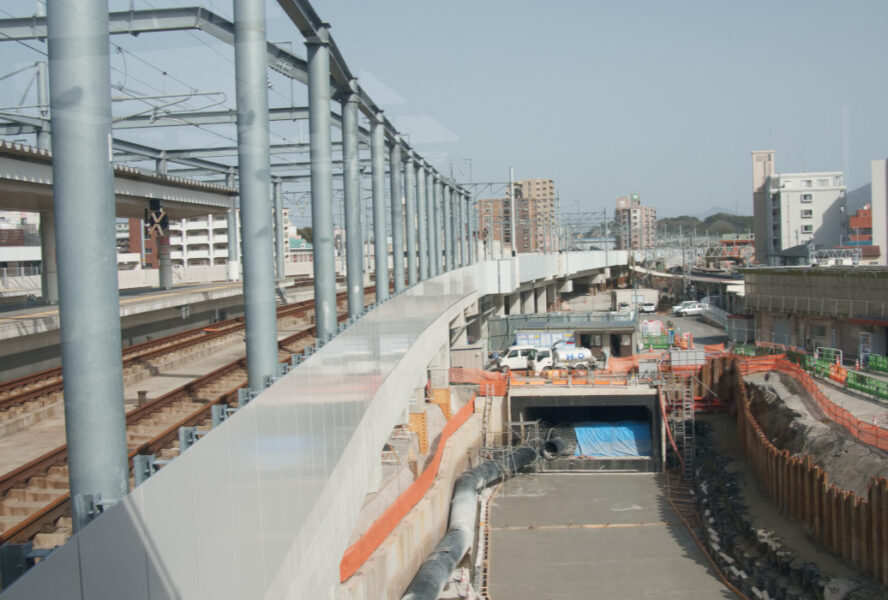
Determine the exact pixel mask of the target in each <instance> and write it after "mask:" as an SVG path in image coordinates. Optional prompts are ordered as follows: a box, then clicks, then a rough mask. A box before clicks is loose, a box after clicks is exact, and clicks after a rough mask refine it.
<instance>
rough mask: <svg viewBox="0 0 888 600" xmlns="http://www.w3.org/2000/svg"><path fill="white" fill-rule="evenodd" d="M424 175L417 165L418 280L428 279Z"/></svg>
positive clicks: (427, 230)
mask: <svg viewBox="0 0 888 600" xmlns="http://www.w3.org/2000/svg"><path fill="white" fill-rule="evenodd" d="M426 194H427V192H426V173H425V169H423V168H422V166H420V165H419V164H417V165H416V209H417V210H416V221H417V223H416V227H417V230H418V232H419V279H420V280H421V281H425V280H426V279H428V278H429V237H428V234H429V229H428V224H427V223H426V212H427V211H426V206H427V205H428V197H427V196H426Z"/></svg>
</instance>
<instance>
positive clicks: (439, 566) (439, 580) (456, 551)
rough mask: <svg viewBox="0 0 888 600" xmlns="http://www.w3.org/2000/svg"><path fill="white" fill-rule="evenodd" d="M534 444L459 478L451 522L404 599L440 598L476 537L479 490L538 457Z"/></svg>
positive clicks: (455, 489)
mask: <svg viewBox="0 0 888 600" xmlns="http://www.w3.org/2000/svg"><path fill="white" fill-rule="evenodd" d="M536 456H537V453H536V450H534V449H533V448H530V447H527V446H524V447H521V448H518V449H517V450H515V451H514V452H512V453H511V454H510V455H509V456H508V457H506V460H505V461H495V460H487V461H484V462H483V463H481V464H480V465H478V466H477V467H475V468H473V469H469V470H468V471H466V472H465V473H463V474H462V475H460V476H459V478H457V480H456V483H455V484H454V486H453V497H452V498H451V500H450V526H449V528H448V529H447V533H446V534H445V535H444V537H443V538H441V541H440V542H438V545H437V546H435V548H434V550H432V553H431V554H429V556H428V557H427V558H426V559H425V561H424V562H423V563H422V565H421V566H420V567H419V571H417V572H416V575H415V576H414V577H413V581H411V582H410V585H409V586H407V590H406V591H405V592H404V595H403V596H401V600H436V599H437V598H438V596H439V595H440V594H441V591H442V590H443V589H444V586H445V585H446V584H447V580H448V579H449V578H450V574H451V573H453V570H454V569H455V568H456V565H457V563H459V561H460V560H461V559H462V557H463V556H465V554H466V552H468V550H469V548H471V547H472V541H473V539H474V537H475V519H476V517H477V511H478V498H477V496H478V492H479V491H481V490H483V489H484V488H485V487H487V486H488V485H490V484H491V483H493V482H494V481H496V480H497V479H500V478H501V477H505V476H508V475H511V474H512V473H514V472H515V471H517V470H518V469H520V468H521V467H523V466H525V465H527V464H529V463H531V462H532V461H534V460H535V459H536Z"/></svg>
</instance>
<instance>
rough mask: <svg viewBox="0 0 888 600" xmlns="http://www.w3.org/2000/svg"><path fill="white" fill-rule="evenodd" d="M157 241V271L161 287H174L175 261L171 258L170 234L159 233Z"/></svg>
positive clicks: (165, 288) (166, 288)
mask: <svg viewBox="0 0 888 600" xmlns="http://www.w3.org/2000/svg"><path fill="white" fill-rule="evenodd" d="M155 241H156V242H157V264H158V267H157V271H158V281H159V284H160V285H159V286H158V287H160V289H162V290H168V289H170V288H172V287H173V261H172V259H171V258H170V236H168V235H158V236H157V237H156V239H155Z"/></svg>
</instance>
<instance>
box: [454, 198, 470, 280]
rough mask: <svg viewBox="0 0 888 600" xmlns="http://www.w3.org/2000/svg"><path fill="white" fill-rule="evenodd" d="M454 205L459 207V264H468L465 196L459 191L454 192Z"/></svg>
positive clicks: (466, 265) (462, 265)
mask: <svg viewBox="0 0 888 600" xmlns="http://www.w3.org/2000/svg"><path fill="white" fill-rule="evenodd" d="M456 205H457V206H458V207H459V221H458V223H459V232H458V233H459V237H458V238H457V239H459V266H461V267H468V266H469V245H468V243H467V242H468V239H467V236H468V229H469V228H468V224H467V223H466V197H465V195H463V193H462V192H461V191H457V192H456Z"/></svg>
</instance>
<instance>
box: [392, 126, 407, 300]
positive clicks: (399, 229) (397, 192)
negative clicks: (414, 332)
mask: <svg viewBox="0 0 888 600" xmlns="http://www.w3.org/2000/svg"><path fill="white" fill-rule="evenodd" d="M400 141H401V140H400V138H399V137H397V136H395V139H394V140H393V141H392V149H391V154H390V158H389V179H390V182H391V190H392V207H391V208H392V277H393V278H394V280H395V293H398V292H400V291H401V290H403V289H404V209H403V204H404V188H403V186H402V179H401V145H400Z"/></svg>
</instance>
